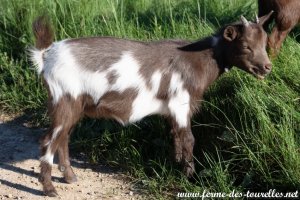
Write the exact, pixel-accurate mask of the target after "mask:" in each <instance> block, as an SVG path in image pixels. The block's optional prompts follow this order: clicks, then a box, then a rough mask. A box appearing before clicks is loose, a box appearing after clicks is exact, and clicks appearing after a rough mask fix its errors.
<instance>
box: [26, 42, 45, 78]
mask: <svg viewBox="0 0 300 200" xmlns="http://www.w3.org/2000/svg"><path fill="white" fill-rule="evenodd" d="M29 52H30V59H31V61H32V62H33V65H34V66H35V67H36V70H37V72H38V73H39V74H41V73H42V71H43V67H44V61H43V54H44V52H45V49H42V50H38V49H36V48H33V49H30V50H29Z"/></svg>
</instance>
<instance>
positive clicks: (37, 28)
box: [32, 16, 54, 50]
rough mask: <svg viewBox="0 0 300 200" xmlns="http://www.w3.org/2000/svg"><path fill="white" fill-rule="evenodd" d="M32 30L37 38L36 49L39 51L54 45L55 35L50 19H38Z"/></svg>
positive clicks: (44, 17) (43, 17) (42, 17)
mask: <svg viewBox="0 0 300 200" xmlns="http://www.w3.org/2000/svg"><path fill="white" fill-rule="evenodd" d="M32 30H33V34H34V37H35V47H36V48H37V49H39V50H41V49H46V48H48V47H49V46H50V45H51V44H52V43H53V37H54V33H53V29H52V27H51V24H50V21H49V18H48V17H46V16H40V17H38V18H37V19H36V20H35V21H34V22H33V23H32Z"/></svg>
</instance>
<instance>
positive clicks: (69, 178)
mask: <svg viewBox="0 0 300 200" xmlns="http://www.w3.org/2000/svg"><path fill="white" fill-rule="evenodd" d="M65 181H66V183H69V184H71V183H75V182H77V177H76V176H75V175H74V176H67V177H65Z"/></svg>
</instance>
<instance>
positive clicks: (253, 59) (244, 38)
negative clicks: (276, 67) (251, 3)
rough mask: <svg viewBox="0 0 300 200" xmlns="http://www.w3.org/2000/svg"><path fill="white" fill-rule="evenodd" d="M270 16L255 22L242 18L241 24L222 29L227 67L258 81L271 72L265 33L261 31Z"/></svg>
mask: <svg viewBox="0 0 300 200" xmlns="http://www.w3.org/2000/svg"><path fill="white" fill-rule="evenodd" d="M271 14H272V12H270V13H269V14H268V15H265V16H263V17H261V18H257V19H256V22H248V21H247V20H246V18H244V17H243V16H242V17H241V22H238V23H234V24H232V25H229V26H227V27H225V28H224V29H223V32H222V36H223V38H224V40H223V41H224V43H223V44H224V51H225V54H226V63H227V64H228V65H230V66H233V65H234V66H236V67H238V68H240V69H243V70H245V71H247V72H249V73H251V74H253V75H254V76H256V77H257V78H259V79H263V78H264V77H265V76H266V75H267V74H269V73H270V72H271V69H272V65H271V61H270V59H269V57H268V54H267V51H266V46H267V33H266V32H265V31H264V29H263V24H264V23H265V22H266V21H267V20H268V19H269V17H270V16H271Z"/></svg>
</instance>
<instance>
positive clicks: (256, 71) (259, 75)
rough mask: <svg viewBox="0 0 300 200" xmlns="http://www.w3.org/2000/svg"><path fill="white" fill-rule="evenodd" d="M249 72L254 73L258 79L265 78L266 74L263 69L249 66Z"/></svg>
mask: <svg viewBox="0 0 300 200" xmlns="http://www.w3.org/2000/svg"><path fill="white" fill-rule="evenodd" d="M249 72H250V73H251V74H252V75H254V76H255V77H256V78H258V79H259V80H263V79H264V78H265V76H266V75H267V74H268V73H267V72H265V71H262V70H260V69H259V68H257V67H251V68H249Z"/></svg>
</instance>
